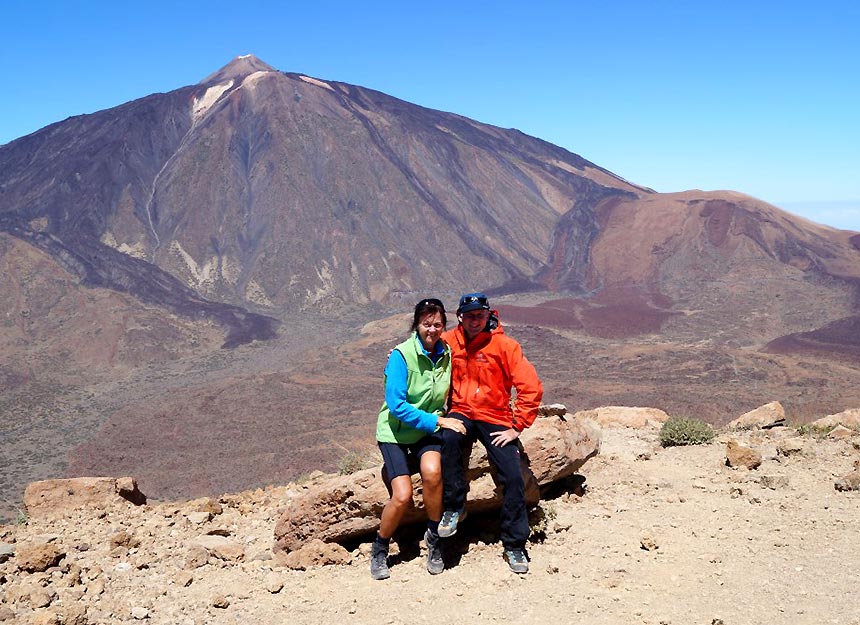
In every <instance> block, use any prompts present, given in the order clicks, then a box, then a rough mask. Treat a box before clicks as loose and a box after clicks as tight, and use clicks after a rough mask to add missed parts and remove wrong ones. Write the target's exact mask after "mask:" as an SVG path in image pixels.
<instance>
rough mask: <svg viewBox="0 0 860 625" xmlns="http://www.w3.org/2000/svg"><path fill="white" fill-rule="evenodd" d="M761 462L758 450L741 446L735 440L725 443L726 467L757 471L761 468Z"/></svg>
mask: <svg viewBox="0 0 860 625" xmlns="http://www.w3.org/2000/svg"><path fill="white" fill-rule="evenodd" d="M761 461H762V457H761V453H760V452H759V451H758V450H755V449H753V448H752V447H746V446H744V445H741V444H740V443H738V442H737V441H736V440H730V441H729V442H727V443H726V466H728V467H746V468H747V469H757V468H759V466H761Z"/></svg>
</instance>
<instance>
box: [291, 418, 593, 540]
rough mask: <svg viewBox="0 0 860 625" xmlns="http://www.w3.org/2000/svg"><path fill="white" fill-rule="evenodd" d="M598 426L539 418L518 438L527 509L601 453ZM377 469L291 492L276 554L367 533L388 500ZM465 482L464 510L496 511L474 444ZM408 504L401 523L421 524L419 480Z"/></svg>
mask: <svg viewBox="0 0 860 625" xmlns="http://www.w3.org/2000/svg"><path fill="white" fill-rule="evenodd" d="M600 439H601V431H600V427H599V426H598V425H597V424H596V423H594V422H593V421H591V420H589V419H583V418H574V417H573V416H572V415H565V416H559V415H557V414H555V415H551V416H541V417H539V418H538V419H537V420H536V421H535V423H534V424H533V425H532V427H530V428H528V429H527V430H525V431H524V432H523V434H522V435H521V436H520V442H521V443H522V447H523V454H522V470H523V476H524V477H525V481H526V499H527V500H528V502H529V504H530V505H535V504H537V502H538V501H539V500H540V487H541V486H545V485H547V484H550V483H552V482H555V481H557V480H561V479H564V478H566V477H568V476H570V475H573V474H574V473H576V471H577V470H578V469H579V468H580V467H581V466H582V465H583V464H584V463H585V462H586V461H587V460H588V459H589V458H591V457H592V456H594V455H595V454H597V453H598V451H599V449H600ZM381 468H382V467H381V466H377V467H374V468H372V469H364V470H363V471H358V472H356V473H353V474H351V475H343V476H330V477H328V476H327V477H325V478H323V479H320V480H319V481H316V482H315V483H313V484H312V485H309V486H308V488H306V489H304V490H302V491H300V492H296V493H293V494H292V496H291V497H290V499H289V500H288V501H287V502H286V505H285V508H284V509H283V510H282V512H281V514H280V517H279V519H278V522H277V524H276V525H275V547H274V548H275V551H278V552H290V551H294V550H296V549H299V548H301V547H302V545H304V544H305V543H306V542H307V541H309V540H313V539H321V540H323V541H325V542H342V541H347V540H351V539H355V538H360V537H362V536H366V535H370V534H372V533H373V532H374V531H375V530H376V528H377V527H378V525H379V515H380V513H381V512H382V508H383V507H384V506H385V503H386V502H387V501H388V496H389V495H388V491H387V490H386V487H385V485H384V483H383V481H382V479H381ZM468 475H469V479H470V487H469V495H468V498H467V501H466V509H467V511H469V512H487V511H491V510H497V509H499V508H500V507H501V504H502V496H501V489H500V488H499V487H498V486H497V485H496V484H495V482H494V480H493V472H492V469H491V467H490V464H489V462H488V460H487V454H486V451H485V450H484V447H483V445H481V444H480V443H479V444H476V445H475V446H474V447H473V449H472V454H471V456H470V458H469V470H468ZM412 480H413V492H414V497H413V505H412V506H411V507H410V509H409V510H408V511H407V513H406V515H405V517H404V519H403V521H402V524H404V525H406V524H410V523H417V522H419V521H424V520H426V518H427V517H426V513H425V510H424V507H423V505H422V498H421V480H420V478H419V477H418V476H413V478H412Z"/></svg>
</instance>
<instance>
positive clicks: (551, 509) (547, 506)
mask: <svg viewBox="0 0 860 625" xmlns="http://www.w3.org/2000/svg"><path fill="white" fill-rule="evenodd" d="M557 515H558V513H557V512H556V510H555V506H553V505H552V504H551V503H547V502H541V503H539V504H538V505H537V507H536V508H534V509H533V510H532V511H531V512H529V529H530V530H531V538H532V540H543V539H545V538H546V533H547V530H548V529H549V524H550V522H551V521H552V520H554V519H555V517H556V516H557Z"/></svg>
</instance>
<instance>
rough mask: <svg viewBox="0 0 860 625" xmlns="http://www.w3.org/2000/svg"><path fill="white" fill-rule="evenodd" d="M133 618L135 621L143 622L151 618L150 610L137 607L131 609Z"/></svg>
mask: <svg viewBox="0 0 860 625" xmlns="http://www.w3.org/2000/svg"><path fill="white" fill-rule="evenodd" d="M131 617H132V618H133V619H135V620H138V621H142V620H143V619H145V618H149V610H147V609H146V608H144V607H142V606H139V605H136V606H134V607H133V608H132V609H131Z"/></svg>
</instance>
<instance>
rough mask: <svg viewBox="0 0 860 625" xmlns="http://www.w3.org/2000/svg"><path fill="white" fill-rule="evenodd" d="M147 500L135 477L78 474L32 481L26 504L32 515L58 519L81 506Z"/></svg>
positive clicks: (128, 504)
mask: <svg viewBox="0 0 860 625" xmlns="http://www.w3.org/2000/svg"><path fill="white" fill-rule="evenodd" d="M144 503H146V495H144V494H143V493H141V492H140V491H139V490H138V488H137V482H135V480H134V478H131V477H125V478H114V477H75V478H69V479H59V480H42V481H39V482H32V483H30V484H29V485H28V486H27V488H26V490H25V491H24V506H25V507H26V508H27V514H28V515H29V516H30V518H34V519H35V518H56V517H62V516H65V515H66V514H67V513H69V512H72V511H75V510H81V509H98V510H104V509H107V508H110V507H114V506H121V507H129V506H132V505H142V504H144Z"/></svg>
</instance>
